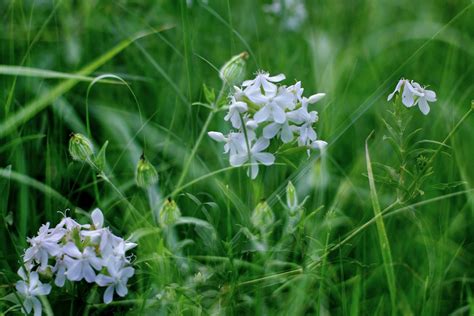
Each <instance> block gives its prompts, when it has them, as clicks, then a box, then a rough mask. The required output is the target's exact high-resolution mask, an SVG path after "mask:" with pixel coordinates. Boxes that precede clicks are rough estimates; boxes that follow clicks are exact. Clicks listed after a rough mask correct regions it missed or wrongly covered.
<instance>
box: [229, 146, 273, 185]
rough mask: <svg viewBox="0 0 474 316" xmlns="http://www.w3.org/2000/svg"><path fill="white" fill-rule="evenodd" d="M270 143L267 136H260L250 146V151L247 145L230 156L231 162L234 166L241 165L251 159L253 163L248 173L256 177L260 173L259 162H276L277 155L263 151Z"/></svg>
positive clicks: (269, 163)
mask: <svg viewBox="0 0 474 316" xmlns="http://www.w3.org/2000/svg"><path fill="white" fill-rule="evenodd" d="M269 145H270V141H269V140H268V139H266V138H263V137H262V138H259V139H258V140H257V141H256V142H255V144H253V145H251V144H249V146H250V153H249V152H248V150H247V147H245V150H243V151H242V152H239V153H237V154H236V155H232V156H231V157H230V164H231V165H232V166H234V167H239V166H241V165H243V164H244V163H246V162H247V161H249V159H250V163H251V164H252V165H251V166H250V168H249V171H248V172H247V174H248V175H249V176H250V178H252V179H255V178H256V177H257V175H258V163H262V164H264V165H265V166H270V165H272V164H273V163H274V162H275V156H273V154H271V153H266V152H263V151H264V150H265V149H266V148H267V147H268V146H269Z"/></svg>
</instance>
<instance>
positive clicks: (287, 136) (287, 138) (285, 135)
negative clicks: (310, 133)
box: [281, 124, 293, 143]
mask: <svg viewBox="0 0 474 316" xmlns="http://www.w3.org/2000/svg"><path fill="white" fill-rule="evenodd" d="M281 140H282V141H283V142H284V143H289V142H291V141H292V140H293V132H292V131H291V128H290V125H288V124H284V125H283V126H282V128H281Z"/></svg>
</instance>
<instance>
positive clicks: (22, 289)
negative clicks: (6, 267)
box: [15, 281, 28, 295]
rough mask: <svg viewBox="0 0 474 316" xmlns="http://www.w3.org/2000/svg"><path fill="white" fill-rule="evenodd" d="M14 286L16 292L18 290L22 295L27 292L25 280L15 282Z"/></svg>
mask: <svg viewBox="0 0 474 316" xmlns="http://www.w3.org/2000/svg"><path fill="white" fill-rule="evenodd" d="M15 288H16V290H17V291H18V292H20V293H21V294H23V295H26V293H27V292H28V285H27V284H26V282H25V281H18V282H16V284H15Z"/></svg>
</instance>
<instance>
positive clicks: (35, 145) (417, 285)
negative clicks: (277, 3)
mask: <svg viewBox="0 0 474 316" xmlns="http://www.w3.org/2000/svg"><path fill="white" fill-rule="evenodd" d="M296 2H298V1H296ZM288 3H293V1H282V2H281V10H279V11H278V12H274V11H275V10H274V7H271V6H270V5H271V3H270V2H269V1H253V0H244V1H230V0H227V1H226V0H222V1H221V0H219V1H218V0H214V1H213V0H209V1H206V2H204V1H196V0H195V1H123V0H118V1H94V0H91V1H50V0H37V1H0V17H1V24H0V26H1V27H0V64H1V65H10V66H13V65H14V66H23V67H32V68H38V69H44V70H53V71H58V72H61V73H65V74H75V73H76V72H77V71H78V70H80V69H83V67H85V66H87V65H90V64H91V63H93V62H94V61H100V62H99V63H98V64H96V66H97V67H93V69H92V71H89V72H88V73H86V74H85V75H87V76H90V77H97V76H99V75H102V74H114V75H117V76H120V77H121V78H122V79H124V80H125V81H127V83H128V84H129V86H130V89H131V90H132V91H133V94H134V95H133V94H132V93H131V92H130V90H129V89H127V87H126V86H125V85H117V84H110V83H103V82H99V83H95V84H93V85H92V86H91V85H90V82H87V81H77V82H73V83H72V84H71V86H70V87H68V88H67V89H64V90H61V92H60V93H57V91H58V90H57V87H58V85H61V84H64V82H71V81H67V80H72V81H73V79H67V78H65V79H58V78H53V79H51V78H49V79H48V78H43V77H44V73H40V74H39V75H38V74H37V73H32V72H29V73H27V75H28V76H25V74H24V73H20V72H19V71H18V69H17V70H15V71H13V72H10V73H6V71H5V69H4V68H2V72H0V101H1V106H0V119H1V121H2V122H3V123H2V124H3V125H1V133H0V134H1V138H0V168H1V169H0V170H1V172H0V188H1V198H0V212H1V216H0V224H1V227H0V243H1V247H0V280H1V281H0V283H1V286H0V296H2V297H7V295H9V293H11V292H12V291H13V284H14V282H15V280H16V275H15V273H16V270H17V268H18V264H19V260H20V259H19V255H20V254H21V253H22V249H24V247H25V246H26V245H27V243H26V237H27V236H31V235H33V234H35V233H36V231H37V229H38V228H39V226H40V225H41V223H44V222H46V221H50V222H52V223H57V222H58V221H59V219H60V217H61V214H59V213H58V212H59V211H62V212H64V211H65V210H66V209H69V211H68V212H69V213H68V214H70V215H73V216H75V217H78V218H86V216H87V213H89V212H90V211H91V210H92V209H93V208H95V207H100V208H101V209H102V210H103V211H104V213H105V214H106V219H107V222H108V224H109V225H110V226H111V227H112V228H113V230H114V231H116V232H117V233H120V234H122V235H124V236H127V237H128V236H130V235H132V234H137V233H140V234H143V237H141V239H140V241H139V246H138V248H137V250H136V253H135V255H136V268H137V275H136V276H135V277H134V279H132V280H131V282H132V283H131V286H130V294H129V296H127V298H126V300H128V303H126V304H112V305H111V306H103V305H101V304H99V303H98V302H86V300H85V297H84V295H83V294H82V292H81V291H86V290H87V287H85V288H84V289H72V290H70V291H67V292H66V293H59V292H60V291H54V290H53V292H57V294H54V295H51V297H50V302H51V305H52V306H53V309H54V310H55V311H56V312H57V314H58V315H60V314H66V313H69V314H70V315H75V314H76V313H81V312H82V311H83V309H84V306H85V305H87V304H91V306H92V305H93V304H96V305H93V306H94V307H93V308H91V310H90V313H91V314H94V313H96V314H100V313H104V314H106V313H110V312H115V313H124V314H127V313H129V314H149V315H155V314H154V313H155V312H160V313H162V314H163V315H165V314H168V313H169V314H185V313H189V314H202V315H207V314H237V313H244V314H252V315H253V314H258V315H271V314H279V313H281V314H291V315H302V314H314V315H329V314H335V315H358V314H362V315H367V314H370V315H375V314H377V315H385V314H387V313H389V312H390V311H392V312H394V313H395V314H404V315H447V314H451V313H452V314H456V315H468V314H471V313H473V312H474V307H473V304H474V303H473V302H474V298H473V296H472V291H473V290H474V287H473V281H474V274H473V270H472V267H473V264H474V254H473V250H474V245H473V241H474V240H473V236H474V229H473V227H474V226H473V216H474V196H473V194H472V192H473V191H469V190H471V189H472V187H473V184H474V163H473V162H472V157H473V154H474V115H472V114H471V115H470V116H468V117H467V119H465V120H464V121H463V122H462V124H461V126H460V127H459V128H458V129H456V131H455V133H454V134H453V135H452V136H451V137H450V139H449V141H448V142H447V145H448V146H446V148H445V150H443V154H441V155H439V156H437V158H436V160H435V162H434V165H433V171H434V172H433V174H432V175H431V176H430V177H429V178H428V180H427V182H426V183H425V185H424V187H423V194H422V195H420V196H419V197H417V199H416V200H414V201H411V204H410V205H408V207H406V208H405V209H404V210H403V211H400V212H398V213H397V214H395V215H393V216H389V217H386V218H384V221H385V225H386V230H387V236H388V239H389V241H390V246H391V252H392V259H393V262H392V266H393V269H394V271H395V275H396V286H397V306H396V308H395V309H394V308H393V306H391V304H390V296H389V289H388V285H387V281H386V276H385V272H384V266H383V261H382V256H381V251H380V244H379V241H378V235H377V230H376V228H375V225H369V226H367V227H363V225H364V223H366V222H367V221H369V220H371V219H372V218H373V217H374V213H373V210H372V204H371V201H370V198H369V185H368V180H367V170H366V157H365V149H364V142H365V139H366V138H367V136H368V135H369V134H370V133H371V132H372V131H374V132H375V134H374V136H373V138H372V139H371V140H370V142H369V150H370V152H371V158H372V160H373V163H374V166H375V167H374V172H375V173H376V174H380V175H383V172H384V171H383V170H382V169H383V168H378V167H377V163H383V164H386V165H396V161H397V159H396V155H395V154H394V151H393V150H392V149H391V147H390V146H389V144H388V143H387V142H386V141H384V135H386V133H387V131H386V129H385V125H384V124H383V121H382V119H385V118H386V117H387V110H388V109H389V108H390V106H392V105H391V104H389V103H388V102H386V96H387V95H388V94H389V93H390V92H391V90H392V89H393V88H394V87H395V85H396V83H397V81H398V79H399V78H400V77H406V78H410V79H414V80H416V81H417V82H420V83H423V84H425V85H429V87H430V89H433V90H435V91H436V92H437V95H438V101H437V102H436V103H434V104H433V105H432V107H431V112H430V113H429V115H428V116H423V115H422V114H421V113H420V112H419V111H418V110H415V109H412V111H411V112H410V113H412V116H413V117H412V120H411V121H410V124H409V128H410V129H411V130H414V129H416V128H422V130H421V132H419V133H418V134H417V135H416V137H415V140H414V142H415V141H421V140H427V139H429V140H434V141H438V142H442V141H443V140H444V138H445V137H446V136H447V135H448V134H449V133H450V132H451V131H453V129H454V127H455V125H456V124H457V123H458V122H459V120H460V119H461V117H462V116H463V115H464V114H465V113H466V112H468V111H469V109H470V107H471V100H472V99H473V92H474V85H473V78H474V68H473V61H474V38H473V37H474V22H473V21H474V14H473V9H474V8H473V4H472V1H468V0H465V1H462V0H449V1H445V0H443V1H441V0H440V1H416V2H413V1H406V0H403V1H383V0H380V1H374V0H366V1H362V0H358V1H310V0H308V1H301V2H300V5H301V6H302V7H303V9H304V12H303V13H301V12H300V11H298V10H301V7H299V8H298V9H296V11H295V10H294V9H293V8H292V7H291V6H290V5H288ZM272 8H273V9H272ZM144 33H146V36H145V35H144V36H142V37H140V38H137V37H136V36H137V34H144ZM130 38H132V39H133V41H130V42H126V44H128V45H126V46H127V47H121V49H120V50H119V51H118V50H117V51H113V49H114V47H116V45H118V44H119V43H121V42H122V41H127V39H130ZM122 43H123V42H122ZM122 48H123V49H122ZM242 51H247V52H248V53H249V59H248V62H247V77H248V78H251V77H252V75H253V74H254V73H255V72H256V71H258V70H266V71H268V72H270V73H271V74H278V73H284V74H285V75H286V77H287V79H286V81H285V83H286V84H292V83H293V82H295V80H301V81H302V84H303V87H304V88H305V95H307V96H309V95H311V94H313V93H316V92H325V93H326V94H327V96H326V98H325V99H324V100H323V101H321V102H320V103H318V104H317V105H316V106H315V109H316V110H317V111H318V112H319V116H320V121H319V122H318V123H317V125H316V129H317V131H318V136H319V138H321V139H324V140H326V141H327V142H328V143H329V147H328V149H327V151H326V152H325V154H323V155H322V157H321V156H320V155H319V153H313V154H312V156H311V158H308V157H307V156H306V154H305V152H304V151H299V152H293V153H291V154H288V155H281V156H278V157H277V162H278V164H276V165H274V166H272V167H264V168H262V169H261V171H262V172H261V174H260V175H259V177H258V178H257V179H256V180H255V181H251V180H250V179H248V178H247V177H246V175H245V170H244V169H233V170H227V171H224V172H219V173H216V174H213V175H210V176H206V175H209V173H211V172H214V171H216V170H219V169H222V168H226V167H228V161H227V159H226V157H225V155H224V154H223V153H222V151H223V149H222V146H221V144H217V143H215V142H214V141H212V140H211V139H209V138H208V137H205V138H204V139H203V141H202V143H201V144H200V146H199V148H198V150H197V152H196V155H195V157H194V159H193V161H192V164H191V168H190V170H189V173H188V174H187V175H186V177H185V179H184V182H183V184H184V185H187V186H186V188H183V189H182V190H180V192H179V195H178V196H177V197H176V201H177V203H178V205H179V206H180V209H181V212H182V214H183V215H184V216H187V217H193V218H198V219H202V220H204V221H206V222H207V223H208V224H210V225H211V226H212V227H213V228H212V229H209V228H206V227H204V228H203V227H201V226H199V225H192V224H191V225H180V226H179V227H177V228H176V238H177V239H178V240H180V241H182V242H183V244H182V245H179V247H178V246H176V248H173V247H171V246H170V245H168V244H167V243H166V242H165V241H164V237H163V236H162V233H161V232H160V231H159V229H158V226H157V224H156V214H157V211H158V209H159V207H160V203H161V199H162V198H163V197H164V196H166V195H168V194H170V193H171V192H173V191H174V190H175V189H177V188H176V185H177V183H178V182H179V178H180V176H181V174H182V171H183V166H184V164H185V162H186V160H187V158H188V157H189V156H190V155H191V152H192V149H193V146H194V144H195V142H196V140H197V139H198V137H199V135H200V133H201V130H202V128H203V124H204V121H205V120H206V117H207V115H208V113H209V110H208V109H207V108H205V107H202V106H199V105H196V104H193V102H205V98H204V95H203V84H205V85H206V86H207V87H210V88H213V89H215V90H217V91H218V90H219V89H220V87H221V81H220V79H219V76H218V69H219V68H220V66H221V65H223V64H224V63H225V62H226V61H227V60H229V59H230V58H231V57H232V56H234V55H236V54H238V53H240V52H242ZM134 96H135V97H136V100H137V102H136V101H135V99H134ZM37 104H40V106H37ZM86 105H87V108H88V112H87V111H86V110H87V109H86ZM25 107H26V108H34V109H37V110H36V111H34V113H33V114H32V115H31V117H28V119H27V120H20V121H15V122H16V123H15V124H13V125H10V128H9V129H8V131H7V130H6V126H7V125H5V122H12V121H8V120H9V119H11V118H12V117H13V118H16V116H15V115H17V113H19V111H20V110H21V109H23V108H25ZM86 113H89V119H90V137H91V139H92V140H93V142H94V144H95V145H96V147H97V148H98V147H99V146H100V145H101V144H103V143H104V142H105V141H106V140H108V141H109V146H108V151H107V162H108V166H107V173H108V175H109V177H110V179H111V181H112V182H113V183H114V185H115V186H116V187H115V188H112V187H111V186H110V185H109V184H107V183H105V182H104V181H103V180H101V179H100V178H98V177H97V176H96V175H95V174H94V172H93V171H92V170H91V169H90V168H88V167H87V166H84V165H81V164H80V163H74V162H73V161H72V159H71V158H70V156H69V153H68V139H69V134H70V133H71V132H80V133H83V134H85V135H88V134H89V132H88V131H87V129H86ZM224 115H225V113H220V114H218V115H216V117H214V118H213V120H212V122H211V123H210V126H209V130H227V129H228V127H227V125H226V122H224V120H223V116H224ZM426 147H427V148H434V149H436V148H437V147H436V145H434V144H433V143H427V144H426ZM142 152H144V153H145V155H146V157H147V158H148V160H149V161H150V162H151V163H152V164H153V165H154V166H155V167H156V168H157V170H158V172H159V176H160V181H159V184H158V185H157V186H156V187H155V188H153V190H151V191H148V192H146V191H143V190H141V189H139V188H137V187H136V186H135V182H134V173H135V168H136V164H137V162H138V160H139V158H140V155H141V153H142ZM413 163H415V162H413ZM203 176H204V178H203V179H202V180H200V181H197V182H195V183H190V182H191V181H193V180H195V179H199V178H200V177H203ZM288 180H292V181H293V183H294V184H295V186H296V187H297V190H298V194H299V197H300V200H302V199H303V197H304V196H309V199H308V200H307V202H306V204H305V208H306V214H312V215H311V217H310V218H309V219H308V220H307V222H306V223H305V225H304V229H303V231H302V232H301V233H300V234H298V235H297V236H294V238H293V241H292V242H291V243H290V244H289V245H288V244H286V245H285V247H284V248H279V247H277V246H276V245H277V244H278V241H279V240H280V239H281V238H283V237H284V236H282V233H281V229H279V227H280V226H281V225H280V226H279V224H278V222H277V223H276V224H275V231H274V234H273V235H272V240H273V245H274V247H270V249H268V251H267V252H265V253H259V252H256V251H255V250H254V249H252V247H251V245H250V243H249V240H248V238H247V237H246V236H245V234H244V233H242V231H243V230H242V229H243V228H249V227H250V223H249V217H250V214H251V212H252V210H253V208H254V207H255V205H256V204H257V203H258V202H259V201H260V200H262V199H266V200H267V202H268V203H269V204H270V206H271V207H272V208H273V210H274V212H275V215H276V218H277V220H280V221H284V218H285V210H284V209H283V208H282V206H281V203H280V199H279V198H281V199H283V198H284V189H285V187H286V184H287V182H288ZM188 184H189V185H188ZM377 189H378V196H379V200H380V203H381V206H382V208H384V207H386V206H388V205H390V204H391V203H392V202H393V200H394V198H395V197H396V194H395V189H394V188H393V187H392V186H390V185H387V184H385V183H383V182H377ZM118 192H120V194H119V193H118ZM459 192H461V193H459ZM452 193H456V195H454V196H448V195H449V194H452ZM457 193H459V194H457ZM433 198H439V200H436V201H435V202H433V201H431V202H429V203H426V204H423V203H421V204H415V203H419V202H422V201H427V200H430V199H433ZM125 200H126V201H128V202H125ZM130 204H131V205H133V207H134V208H135V209H136V210H138V211H139V212H141V213H142V214H143V216H144V218H146V221H145V222H144V221H143V220H141V219H140V220H138V219H137V217H135V216H133V215H132V213H133V212H132V211H131V210H130ZM315 210H317V211H316V212H314V211H315ZM359 228H360V232H358V233H357V235H356V236H354V238H352V239H351V240H350V241H349V242H347V243H344V244H343V245H341V246H340V247H338V248H337V249H336V250H334V251H332V252H331V253H330V254H329V255H327V256H326V255H325V254H326V253H327V252H328V249H331V247H332V246H334V245H337V244H338V243H339V242H340V241H341V240H343V238H344V237H346V236H348V234H350V233H351V232H354V231H355V230H357V229H359ZM318 260H319V264H318V265H317V266H316V268H314V269H311V270H306V268H305V267H307V265H308V264H311V263H312V262H317V261H318ZM183 266H185V267H183ZM299 268H301V269H302V270H301V271H300V272H298V273H290V274H288V275H285V274H283V275H281V276H280V275H279V273H284V272H285V271H295V269H299ZM197 273H201V275H205V276H206V277H204V279H205V280H204V281H203V282H202V283H199V284H197V281H196V280H195V279H196V275H197ZM267 276H271V277H270V278H265V277H267ZM261 278H263V279H261ZM248 281H251V282H249V283H245V282H248ZM254 281H255V282H254ZM11 306H12V303H11V302H10V301H9V300H7V299H5V300H0V309H3V310H6V309H7V308H9V307H11Z"/></svg>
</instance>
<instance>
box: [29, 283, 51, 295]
mask: <svg viewBox="0 0 474 316" xmlns="http://www.w3.org/2000/svg"><path fill="white" fill-rule="evenodd" d="M50 292H51V285H49V284H41V285H39V286H37V287H36V288H35V289H34V290H33V291H31V294H33V295H35V296H38V295H48V294H49V293H50Z"/></svg>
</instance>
